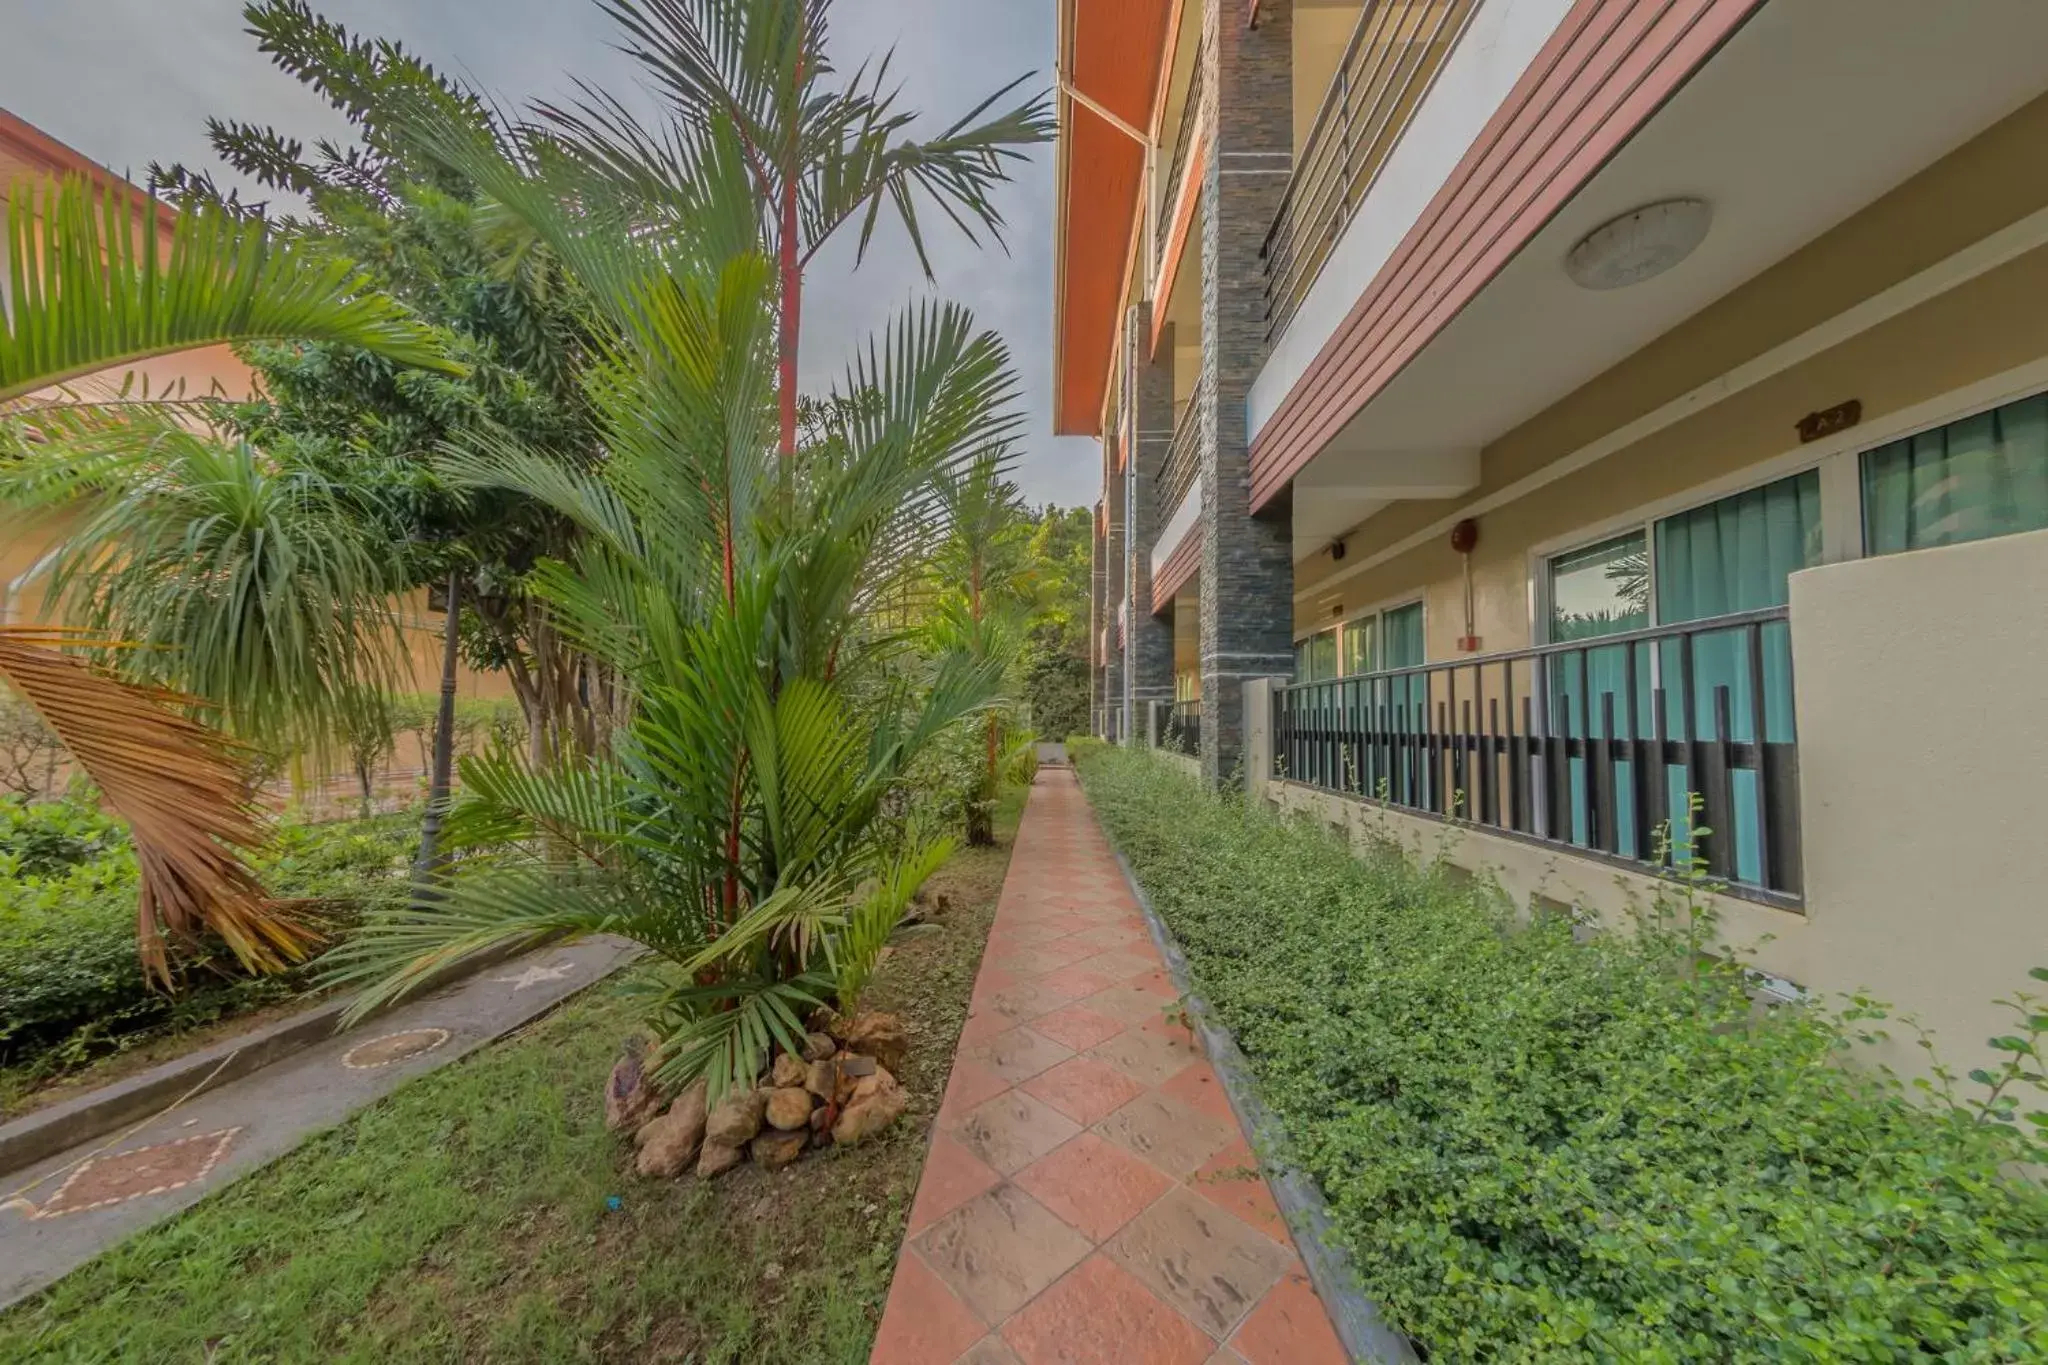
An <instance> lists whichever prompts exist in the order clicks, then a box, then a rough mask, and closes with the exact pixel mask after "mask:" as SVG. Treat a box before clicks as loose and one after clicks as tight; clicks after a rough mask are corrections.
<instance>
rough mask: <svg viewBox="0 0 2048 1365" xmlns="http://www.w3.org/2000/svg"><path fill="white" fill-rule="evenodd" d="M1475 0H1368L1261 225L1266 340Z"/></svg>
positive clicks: (1360, 197) (1365, 188) (1315, 267)
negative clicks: (1280, 193)
mask: <svg viewBox="0 0 2048 1365" xmlns="http://www.w3.org/2000/svg"><path fill="white" fill-rule="evenodd" d="M1477 7H1478V5H1477V0H1368V3H1367V4H1366V7H1365V12H1364V13H1363V14H1361V15H1360V16H1359V19H1358V27H1357V28H1356V29H1354V30H1353V31H1352V34H1351V42H1350V45H1349V46H1348V47H1346V48H1345V50H1344V59H1343V61H1342V62H1340V63H1339V64H1338V67H1337V74H1336V77H1335V78H1334V79H1333V80H1332V82H1331V85H1330V90H1329V93H1328V94H1327V95H1326V96H1324V98H1323V107H1322V110H1321V111H1320V112H1319V113H1317V115H1316V121H1315V126H1314V127H1313V128H1311V129H1310V130H1309V135H1308V141H1307V143H1305V144H1304V145H1303V147H1302V151H1301V156H1300V158H1299V159H1298V160H1297V161H1296V163H1295V170H1294V177H1293V179H1292V180H1290V181H1289V182H1288V185H1287V193H1286V196H1285V197H1284V198H1283V199H1282V200H1281V203H1280V211H1279V213H1278V214H1276V215H1275V216H1274V219H1273V226H1272V227H1271V228H1270V229H1269V230H1268V231H1267V233H1266V243H1265V248H1264V251H1263V255H1264V256H1265V260H1266V340H1267V341H1268V342H1271V341H1272V340H1273V339H1274V338H1276V337H1278V336H1279V335H1280V332H1281V330H1282V329H1283V328H1285V327H1286V326H1287V323H1288V320H1289V319H1291V318H1292V317H1293V316H1294V312H1295V310H1296V309H1297V308H1299V307H1300V306H1301V301H1302V299H1303V298H1305V297H1307V295H1308V291H1309V288H1310V287H1311V286H1312V285H1314V283H1315V280H1316V275H1317V274H1318V273H1319V272H1320V271H1321V270H1322V268H1323V263H1324V262H1325V261H1327V260H1328V259H1329V258H1330V252H1331V251H1332V250H1334V249H1335V248H1336V245H1337V239H1338V238H1340V237H1342V236H1343V235H1344V229H1345V227H1346V226H1347V225H1348V224H1349V223H1350V222H1351V216H1352V215H1353V214H1354V213H1356V212H1357V211H1358V207H1359V205H1360V204H1362V203H1364V202H1365V197H1366V195H1367V193H1368V192H1370V191H1371V189H1372V186H1373V182H1374V181H1375V180H1377V179H1378V178H1379V173H1380V169H1381V168H1382V167H1383V166H1385V165H1386V162H1387V158H1388V157H1389V156H1390V155H1392V154H1393V150H1394V146H1395V144H1396V143H1398V142H1399V141H1400V140H1401V134H1402V132H1403V131H1405V130H1406V128H1407V126H1408V123H1409V121H1410V120H1411V119H1412V118H1413V117H1414V116H1415V111H1416V110H1417V109H1418V108H1419V107H1421V104H1422V98H1423V96H1424V95H1426V94H1427V93H1428V92H1429V86H1430V82H1431V81H1433V80H1435V79H1436V73H1437V72H1438V71H1439V70H1441V69H1442V67H1443V64H1444V59H1445V58H1446V57H1448V56H1449V55H1450V52H1451V49H1452V47H1454V46H1455V45H1456V43H1457V41H1458V37H1459V35H1460V34H1461V33H1463V32H1464V29H1465V25H1466V23H1467V22H1468V21H1470V19H1471V17H1472V13H1473V11H1474V10H1475V9H1476V8H1477Z"/></svg>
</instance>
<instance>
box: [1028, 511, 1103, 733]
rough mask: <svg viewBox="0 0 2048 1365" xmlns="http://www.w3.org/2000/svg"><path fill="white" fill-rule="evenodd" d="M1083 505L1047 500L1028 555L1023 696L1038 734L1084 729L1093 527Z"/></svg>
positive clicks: (1037, 523)
mask: <svg viewBox="0 0 2048 1365" xmlns="http://www.w3.org/2000/svg"><path fill="white" fill-rule="evenodd" d="M1090 521H1091V519H1090V514H1089V511H1088V509H1087V508H1085V507H1070V508H1065V509H1062V508H1059V507H1055V506H1052V505H1051V504H1047V505H1046V506H1045V507H1044V508H1042V509H1041V510H1040V511H1039V512H1038V513H1037V515H1036V525H1035V526H1034V527H1033V529H1032V532H1031V544H1030V555H1031V565H1032V572H1033V575H1034V577H1035V579H1036V585H1037V599H1036V603H1035V606H1034V610H1033V613H1032V620H1031V627H1030V633H1029V637H1028V639H1027V642H1026V645H1025V649H1024V663H1023V674H1024V677H1023V684H1022V687H1023V696H1024V700H1025V701H1026V703H1027V704H1028V705H1029V706H1030V708H1031V724H1032V726H1033V728H1034V729H1036V730H1037V731H1038V733H1039V734H1041V735H1044V736H1046V737H1048V738H1059V737H1063V736H1066V735H1071V734H1079V733H1081V732H1083V731H1085V730H1087V728H1088V577H1089V573H1090V571H1091V565H1090V553H1091V550H1092V545H1093V539H1092V536H1093V528H1092V526H1091V524H1090Z"/></svg>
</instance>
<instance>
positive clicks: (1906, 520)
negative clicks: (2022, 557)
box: [1862, 394, 2048, 555]
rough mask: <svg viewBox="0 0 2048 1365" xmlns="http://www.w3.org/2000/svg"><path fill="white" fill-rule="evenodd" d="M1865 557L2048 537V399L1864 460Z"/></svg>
mask: <svg viewBox="0 0 2048 1365" xmlns="http://www.w3.org/2000/svg"><path fill="white" fill-rule="evenodd" d="M1862 465H1863V470H1862V474H1863V550H1864V553H1865V554H1873V555H1885V554H1895V553H1897V552H1898V551H1901V550H1920V549H1926V548H1928V547H1929V546H1934V545H1960V544H1963V543H1965V542H1967V541H1972V540H1984V539H1987V538H1989V537H1991V536H2004V535H2012V534H2015V533H2017V532H2021V531H2038V530H2043V529H2048V394H2036V395H2035V396H2034V397H2032V398H2022V399H2020V400H2019V401H2018V402H2016V403H2007V404H2006V405H2005V406H2004V407H2000V408H1993V409H1992V410H1991V411H1989V412H1980V413H1978V414H1977V415H1976V416H1974V417H1965V418H1963V419H1962V420H1961V421H1957V422H1950V423H1949V424H1948V425H1947V426H1942V427H1936V428H1935V429H1934V430H1932V431H1923V432H1921V433H1920V434H1919V435H1917V436H1908V437H1906V438H1904V439H1903V440H1898V441H1893V442H1891V443H1889V444H1888V445H1881V446H1879V447H1878V448H1877V449H1875V450H1867V451H1865V452H1864V453H1863V460H1862Z"/></svg>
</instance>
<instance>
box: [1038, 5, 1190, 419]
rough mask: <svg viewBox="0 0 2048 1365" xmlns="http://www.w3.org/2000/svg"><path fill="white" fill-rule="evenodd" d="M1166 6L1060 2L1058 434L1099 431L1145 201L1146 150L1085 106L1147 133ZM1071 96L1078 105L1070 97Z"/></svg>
mask: <svg viewBox="0 0 2048 1365" xmlns="http://www.w3.org/2000/svg"><path fill="white" fill-rule="evenodd" d="M1174 9H1175V5H1174V4H1173V3H1172V0H1060V8H1059V61H1060V77H1061V86H1062V88H1061V92H1060V96H1059V143H1058V149H1057V155H1056V165H1055V170H1054V175H1055V182H1056V192H1057V196H1058V212H1057V220H1056V223H1057V225H1056V227H1055V233H1056V243H1055V247H1054V253H1055V254H1054V276H1053V431H1054V432H1055V433H1056V434H1058V435H1062V436H1093V435H1097V434H1099V433H1100V431H1101V427H1102V403H1103V398H1104V395H1105V394H1106V392H1107V390H1108V384H1109V367H1110V358H1111V356H1112V354H1113V352H1114V347H1115V343H1116V336H1117V330H1118V329H1117V311H1118V307H1117V305H1118V302H1119V300H1120V299H1121V298H1122V295H1123V292H1124V287H1125V267H1126V265H1127V264H1128V263H1129V261H1130V254H1131V247H1132V243H1133V238H1134V235H1135V233H1136V230H1137V224H1138V208H1139V195H1140V194H1141V193H1142V192H1143V189H1144V178H1145V160H1146V152H1145V147H1144V146H1143V144H1141V143H1140V142H1138V141H1137V140H1136V139H1134V138H1133V137H1131V136H1130V133H1129V132H1128V131H1126V129H1124V128H1119V127H1118V126H1117V125H1116V122H1114V121H1112V120H1111V119H1107V118H1104V117H1103V116H1102V115H1101V114H1100V113H1098V112H1097V111H1096V110H1094V109H1091V108H1089V107H1088V106H1089V104H1091V103H1092V104H1095V105H1099V106H1100V107H1101V108H1102V109H1104V110H1107V111H1109V113H1110V114H1112V115H1113V116H1114V118H1115V119H1116V120H1121V121H1122V122H1123V123H1124V124H1126V125H1128V126H1130V127H1134V128H1146V127H1150V126H1151V121H1152V112H1153V109H1152V106H1153V101H1154V98H1155V96H1156V94H1157V90H1156V87H1157V84H1158V77H1159V70H1160V65H1161V63H1160V56H1161V54H1162V52H1163V51H1164V48H1165V44H1166V33H1167V26H1168V25H1167V21H1168V18H1169V16H1170V15H1171V14H1172V13H1173V11H1174ZM1074 91H1078V92H1079V93H1080V95H1081V96H1083V97H1085V98H1082V99H1077V98H1075V97H1074V95H1073V93H1071V92H1074Z"/></svg>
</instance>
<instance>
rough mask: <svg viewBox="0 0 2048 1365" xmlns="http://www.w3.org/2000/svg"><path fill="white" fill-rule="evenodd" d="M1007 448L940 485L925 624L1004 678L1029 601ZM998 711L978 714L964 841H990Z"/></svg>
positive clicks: (999, 742) (941, 641)
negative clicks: (940, 535)
mask: <svg viewBox="0 0 2048 1365" xmlns="http://www.w3.org/2000/svg"><path fill="white" fill-rule="evenodd" d="M1008 458H1009V457H1008V453H1007V452H1006V451H1004V450H1002V449H1000V448H997V449H990V450H985V451H982V452H981V453H979V454H978V455H976V456H975V458H974V459H973V460H972V461H971V462H970V463H969V464H968V465H967V466H966V467H965V468H964V469H962V470H960V471H959V472H958V473H956V474H955V475H954V476H953V477H951V478H949V479H947V480H945V481H944V483H943V484H942V485H941V499H942V503H943V506H944V510H945V524H946V534H945V538H944V540H943V541H942V542H941V544H940V547H939V553H938V555H937V558H936V561H935V564H934V576H935V578H936V580H937V582H938V583H939V584H940V590H939V592H938V595H937V600H936V603H935V607H934V610H933V613H932V618H931V622H930V625H929V627H928V631H927V634H928V638H929V639H930V641H931V642H932V643H933V644H934V645H935V646H936V647H937V648H939V649H942V650H955V649H956V650H959V651H961V652H963V653H965V654H967V655H969V656H970V657H972V658H975V659H977V660H980V661H982V662H983V663H984V664H986V665H987V666H988V667H989V668H990V669H992V670H993V671H995V672H996V673H997V674H998V675H1001V676H1005V677H1007V676H1008V675H1009V674H1010V673H1011V672H1012V671H1013V670H1014V666H1015V664H1016V662H1017V659H1018V657H1019V655H1020V654H1021V652H1022V650H1023V647H1024V633H1025V627H1026V624H1027V618H1028V617H1029V615H1030V607H1031V596H1032V586H1031V573H1030V563H1031V561H1030V555H1029V550H1030V532H1031V528H1030V525H1029V524H1028V523H1027V522H1026V520H1025V516H1024V506H1023V499H1022V496H1021V495H1020V494H1019V493H1018V491H1017V485H1016V484H1014V483H1012V482H1010V481H1009V480H1008V479H1006V478H1004V477H1003V470H1004V467H1005V466H1006V464H1007V463H1008ZM1004 720H1005V718H1004V715H1003V712H1002V711H1001V710H1000V709H997V708H994V707H991V708H990V709H989V711H988V713H987V714H986V715H984V716H983V717H982V722H981V725H982V733H981V746H980V747H981V753H980V755H979V758H978V760H977V763H976V768H975V778H974V781H973V782H972V784H970V787H969V790H968V792H967V799H966V807H967V810H966V826H967V828H966V833H967V842H968V843H970V844H977V845H988V844H993V843H994V842H995V803H996V797H997V795H998V794H999V792H1000V790H1001V782H1002V761H1003V751H1004Z"/></svg>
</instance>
